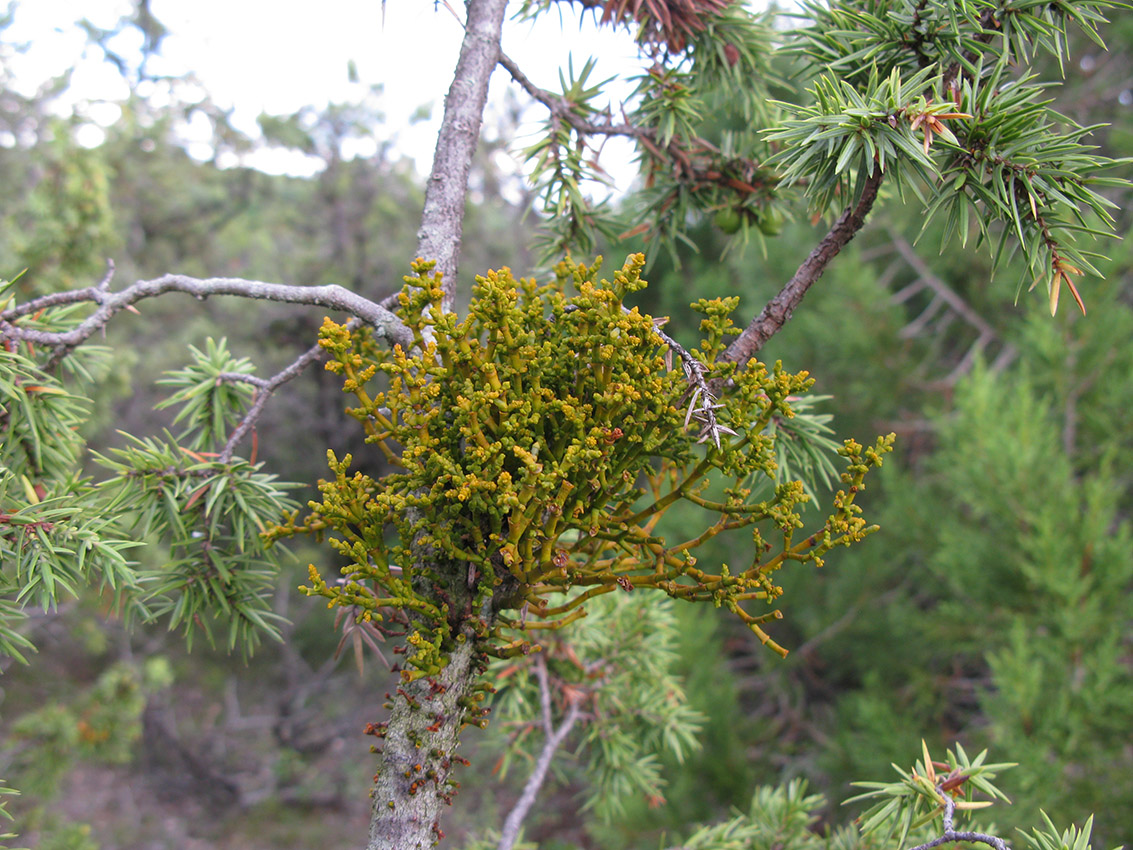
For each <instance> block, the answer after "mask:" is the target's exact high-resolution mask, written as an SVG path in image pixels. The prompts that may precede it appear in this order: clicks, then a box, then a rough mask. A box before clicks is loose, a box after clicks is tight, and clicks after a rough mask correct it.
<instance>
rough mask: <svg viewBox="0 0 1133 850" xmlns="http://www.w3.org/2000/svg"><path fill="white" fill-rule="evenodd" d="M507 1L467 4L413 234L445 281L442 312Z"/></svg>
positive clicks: (451, 284) (452, 287)
mask: <svg viewBox="0 0 1133 850" xmlns="http://www.w3.org/2000/svg"><path fill="white" fill-rule="evenodd" d="M506 7H507V0H468V18H467V23H466V24H465V27H464V41H463V43H462V44H461V47H460V59H459V60H458V61H457V63H456V71H455V72H454V74H453V80H452V86H451V87H450V88H449V91H448V95H447V96H446V97H445V114H444V118H443V119H442V121H441V130H440V134H439V135H438V137H437V148H436V152H435V153H434V154H433V170H432V173H431V174H430V175H429V182H428V183H427V184H426V186H425V208H424V210H423V212H422V213H421V228H420V229H419V230H418V231H417V256H418V257H420V258H422V259H425V260H435V261H436V263H437V266H436V270H437V271H439V272H440V273H441V275H442V276H443V278H442V280H443V285H444V289H445V302H444V305H443V307H444V309H445V310H451V309H452V301H453V296H454V294H455V292H456V271H457V258H458V257H459V255H460V241H461V236H462V233H463V230H464V200H465V197H466V196H467V194H468V174H469V172H470V171H471V169H472V160H473V154H474V153H475V151H476V144H477V143H478V142H479V140H480V125H481V123H482V122H483V117H484V104H485V103H487V100H488V81H489V80H490V79H491V76H492V71H493V70H495V67H496V64H497V62H498V60H499V55H500V33H501V32H502V30H503V21H504V9H505V8H506Z"/></svg>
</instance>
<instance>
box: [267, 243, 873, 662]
mask: <svg viewBox="0 0 1133 850" xmlns="http://www.w3.org/2000/svg"><path fill="white" fill-rule="evenodd" d="M599 265H600V261H599V262H597V263H595V264H594V265H593V266H589V267H588V266H586V265H584V264H572V263H569V262H564V263H561V264H560V265H559V266H558V268H557V269H556V280H555V282H554V283H553V284H550V285H543V286H540V285H537V284H536V283H535V282H534V281H533V280H517V279H515V278H514V277H513V276H512V274H511V272H510V271H508V270H507V269H502V270H500V271H497V272H490V273H489V274H488V275H486V276H484V277H481V278H478V280H477V283H476V286H475V288H474V290H473V298H472V301H471V304H470V305H469V308H468V312H467V315H466V316H465V317H463V318H461V317H459V316H457V315H456V314H453V313H446V312H443V311H442V309H441V302H442V290H441V286H440V276H439V275H434V274H432V273H431V268H432V266H431V264H429V263H424V262H418V263H416V264H415V265H414V275H412V276H408V277H406V284H407V285H406V287H405V289H404V290H403V291H402V293H401V294H400V305H401V306H400V316H401V318H402V320H403V321H404V322H405V324H406V325H407V326H408V327H409V328H410V329H411V330H412V332H413V335H414V345H413V347H412V349H411V350H405V349H403V348H402V347H400V346H395V347H394V348H393V349H392V350H390V349H388V348H386V347H384V346H383V345H382V344H380V343H379V342H378V341H376V340H374V339H373V338H372V337H371V335H370V334H369V333H368V331H367V330H366V329H365V328H359V329H355V330H351V329H349V328H348V327H345V326H342V325H338V324H335V323H334V322H332V321H330V320H329V319H328V320H327V321H326V322H325V324H324V325H323V329H322V333H321V341H322V342H321V344H322V345H323V347H324V348H325V349H326V350H327V352H328V354H329V355H330V358H331V359H330V362H328V364H327V369H329V370H330V371H332V372H335V373H337V374H339V375H341V376H342V379H343V389H344V390H345V392H347V393H349V394H350V395H352V396H354V398H355V399H356V401H357V406H355V407H353V408H351V409H350V411H349V412H350V413H351V415H352V416H353V417H354V418H356V419H357V420H358V421H359V422H360V423H361V425H362V427H363V428H364V429H365V431H366V433H367V435H368V437H367V441H368V442H369V443H371V444H373V445H374V446H375V447H376V449H377V450H378V451H380V452H381V453H382V454H383V456H384V457H385V458H386V460H387V461H388V462H389V463H391V464H393V466H394V467H395V471H394V472H392V473H390V474H388V475H386V476H384V477H382V478H381V479H380V480H375V479H374V478H372V477H370V476H368V475H365V474H362V473H361V472H357V471H356V472H353V473H351V471H350V467H351V458H350V457H349V456H347V457H345V458H342V459H338V458H336V457H335V456H334V455H333V453H331V454H330V456H329V459H330V469H331V471H332V473H333V476H332V477H331V478H330V480H328V481H325V482H322V483H321V484H320V489H321V491H322V501H320V502H312V503H311V505H310V506H311V511H312V513H311V514H310V515H309V516H308V517H306V518H305V519H303V520H300V518H299V516H298V514H294V515H291V516H289V517H287V518H286V519H285V521H284V522H283V524H282V525H280V526H279V527H277V528H275V529H273V530H272V531H271V532H269V537H271V538H276V537H281V536H285V535H289V534H293V533H298V532H308V533H315V534H319V535H326V536H328V537H329V539H330V542H331V545H332V546H333V547H334V548H335V549H336V550H337V552H338V553H339V554H340V555H341V556H343V557H344V558H345V559H347V561H348V563H347V565H346V566H345V567H343V568H342V576H343V577H342V579H341V580H338V581H334V580H332V581H328V580H327V579H325V578H324V577H323V576H322V574H321V573H320V572H319V571H318V569H316V568H315V567H314V566H312V567H311V568H310V584H309V585H308V586H307V587H305V588H304V590H305V591H306V592H307V593H308V594H311V595H318V596H322V597H325V598H326V599H327V600H329V604H330V605H331V606H336V605H338V606H344V607H348V608H351V609H353V612H354V614H355V616H356V617H358V618H359V619H360V620H362V621H365V622H368V623H371V624H373V625H375V626H377V627H378V628H381V629H383V630H387V631H390V632H394V633H399V634H403V635H404V636H405V638H406V641H407V643H408V648H407V649H406V653H407V655H408V658H407V662H408V664H407V668H406V670H405V671H404V675H405V677H406V678H407V679H412V678H416V677H418V676H421V675H435V674H436V673H437V672H439V670H440V669H442V668H443V667H444V666H445V664H446V663H447V658H448V655H449V653H450V652H451V651H452V649H453V647H454V646H455V645H456V644H457V643H458V642H462V641H465V640H474V641H476V646H477V649H478V651H479V652H481V653H483V654H486V655H491V656H497V657H507V656H510V655H515V654H518V653H524V652H528V651H530V650H531V649H532V641H533V640H537V635H538V634H539V633H541V632H546V631H547V630H553V629H559V628H561V627H562V626H564V625H566V624H568V623H570V622H572V621H573V620H576V619H578V618H580V617H583V616H585V613H586V603H587V601H588V600H591V599H593V598H594V597H596V596H598V595H601V594H606V593H629V592H633V591H637V590H653V591H660V592H662V593H665V594H667V595H669V596H670V597H673V598H674V599H678V600H686V601H690V602H697V601H702V602H711V603H712V604H714V605H716V606H717V607H724V608H726V609H727V610H729V611H730V612H732V614H734V615H735V616H737V617H739V618H740V619H741V620H743V622H744V623H746V624H747V625H748V627H749V628H750V629H751V630H752V631H753V632H754V633H755V634H756V635H757V636H758V638H759V640H760V641H761V642H762V643H764V644H766V645H768V646H770V647H771V648H772V649H774V650H775V651H777V652H780V653H782V654H785V650H783V649H782V648H781V647H779V646H778V645H777V644H776V643H775V642H774V641H772V640H771V638H770V637H769V636H768V634H767V633H766V632H765V631H764V630H763V628H762V626H761V624H762V623H765V622H766V621H768V620H770V619H773V618H776V617H778V616H780V615H779V613H778V611H776V610H775V609H772V608H770V607H769V603H771V602H772V601H773V600H775V599H776V598H777V597H778V596H779V595H780V593H781V589H780V588H779V587H778V586H776V585H775V584H774V582H773V580H772V578H773V574H774V573H775V571H776V570H778V569H779V568H780V567H782V566H784V565H785V564H786V563H788V562H790V561H795V562H800V563H803V562H812V563H814V564H816V565H821V564H822V558H823V556H824V555H825V554H826V552H828V551H829V550H830V549H832V548H834V547H835V546H844V545H849V544H851V543H855V542H857V541H859V540H861V539H862V538H863V537H865V536H866V535H867V534H869V533H870V532H872V531H873V530H875V529H876V526H868V525H867V524H866V522H865V521H864V520H863V519H862V517H861V516H860V509H859V508H858V506H857V505H856V504H855V497H856V495H857V494H858V493H859V492H860V491H861V490H862V489H863V488H864V486H865V485H864V478H865V476H866V474H867V473H868V471H869V470H870V469H871V468H872V467H875V466H880V464H881V460H882V455H884V454H885V453H886V452H887V451H889V449H890V447H891V445H892V439H893V438H892V435H890V436H889V437H884V438H879V439H878V440H877V442H876V443H875V445H874V446H873V447H870V448H863V447H862V446H861V445H859V444H858V443H856V442H854V441H852V440H847V441H846V443H845V445H844V447H843V448H842V449H841V450H840V454H842V455H843V456H844V458H845V460H846V463H847V466H846V469H845V472H844V473H843V474H842V476H841V477H842V483H843V489H842V490H840V491H839V492H838V493H837V495H836V496H835V498H834V500H833V509H832V512H831V513H830V515H829V516H828V517H827V519H826V520H825V522H824V523H823V524H822V525H820V526H817V527H815V528H813V529H809V530H807V529H804V522H803V519H802V517H801V515H800V508H801V507H802V505H803V503H804V502H806V501H807V499H808V497H807V495H806V493H805V492H804V486H803V484H802V483H801V482H799V481H785V482H780V483H778V484H775V483H774V480H775V474H776V468H777V465H776V446H775V440H776V436H775V430H776V429H774V428H769V427H768V426H769V425H771V424H772V422H773V420H777V421H782V420H783V419H786V418H789V417H791V416H792V415H793V414H792V410H791V405H790V400H791V398H792V397H794V396H798V395H799V394H802V393H805V392H806V391H807V390H808V389H809V388H810V386H811V384H812V383H813V382H812V380H811V379H810V378H809V377H808V376H807V373H806V372H800V373H798V374H791V373H789V372H786V371H784V370H783V368H782V366H781V364H778V363H776V364H775V365H774V367H772V368H768V367H766V366H764V365H763V364H761V363H757V362H755V361H753V362H751V363H750V364H748V365H747V366H746V367H745V368H737V366H736V364H735V363H732V362H725V361H723V360H722V359H720V357H719V355H720V354H721V353H722V351H723V349H724V347H725V343H726V340H727V338H728V337H729V336H733V335H735V334H736V333H738V330H737V329H736V328H735V327H734V325H733V324H732V321H731V319H730V313H731V312H732V310H734V309H735V307H736V303H737V300H738V299H734V298H732V299H719V300H713V301H701V302H699V303H697V304H695V305H693V307H694V309H696V310H697V311H699V312H700V313H702V314H703V315H704V319H703V321H702V322H701V330H702V333H703V334H704V339H703V341H702V342H701V344H700V346H699V348H697V349H693V350H692V351H691V352H685V351H684V350H683V349H680V347H679V346H677V345H676V343H674V342H673V341H672V340H670V339H668V337H665V336H664V335H663V334H661V333H660V332H659V330H658V325H657V323H656V322H654V320H653V319H652V318H651V317H649V316H647V315H645V314H642V313H640V312H639V311H638V310H637V309H636V308H634V309H626V308H625V307H624V306H623V301H624V299H625V298H626V297H627V296H628V295H630V294H631V293H633V292H635V291H637V290H640V289H642V288H643V287H644V286H645V285H646V284H645V281H643V280H642V279H641V270H642V267H643V265H644V257H643V256H642V255H640V254H639V255H635V256H631V257H630V258H629V259H628V260H627V262H626V264H625V265H624V267H623V268H622V269H621V270H619V271H617V272H616V273H615V274H614V275H613V279H612V280H609V281H607V280H604V279H599V277H598V271H599ZM568 289H572V290H573V294H570V295H568V294H567V290H568ZM674 348H676V349H677V350H678V353H679V354H680V356H681V360H680V363H681V365H682V367H683V368H673V365H672V364H673V353H674ZM710 388H721V390H722V393H721V396H720V398H719V399H718V400H717V399H716V398H715V395H714V394H713V393H712V391H711V389H710ZM694 413H695V414H696V415H695V417H694V415H693V414H694ZM761 484H766V485H767V486H759V485H761ZM759 496H762V498H759ZM682 501H683V502H688V503H692V504H694V505H697V506H699V507H700V508H701V509H702V513H703V515H704V516H705V517H707V518H708V519H707V520H706V521H705V522H704V524H703V525H702V527H699V528H697V529H695V530H694V531H693V533H689V534H687V536H684V537H683V539H666V538H665V537H663V536H662V535H661V534H660V533H659V531H658V528H657V526H658V523H659V521H660V520H661V518H662V516H663V515H664V514H665V513H666V511H667V510H668V509H669V508H670V507H672V506H673V505H675V504H677V503H679V502H682ZM748 527H749V528H750V529H751V559H750V561H749V562H747V563H744V564H739V565H734V566H729V565H727V564H724V565H720V566H718V567H716V568H702V567H700V566H698V564H697V558H696V549H697V547H698V546H700V545H701V544H703V543H704V542H705V541H707V540H709V539H710V538H712V537H715V536H716V535H718V534H720V533H722V532H725V531H729V530H732V529H737V528H748ZM749 609H750V610H749Z"/></svg>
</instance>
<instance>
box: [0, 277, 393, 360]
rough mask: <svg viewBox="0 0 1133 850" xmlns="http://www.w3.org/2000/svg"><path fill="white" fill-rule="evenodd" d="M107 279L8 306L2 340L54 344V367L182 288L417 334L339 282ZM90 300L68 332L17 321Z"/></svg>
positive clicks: (0, 318)
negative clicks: (118, 317)
mask: <svg viewBox="0 0 1133 850" xmlns="http://www.w3.org/2000/svg"><path fill="white" fill-rule="evenodd" d="M106 283H107V281H105V280H104V281H103V283H101V284H99V285H97V286H90V287H87V288H85V289H75V290H70V291H68V292H57V293H52V294H50V295H44V296H42V297H40V298H35V299H32V300H31V301H28V302H26V303H24V304H20V305H18V306H16V307H13V308H11V309H9V310H5V311H4V312H2V313H0V339H6V340H25V341H27V342H31V343H34V344H36V345H46V346H52V347H53V348H54V351H53V352H52V355H51V359H50V360H49V361H48V364H47V365H48V367H51V366H54V365H55V364H57V363H58V362H59V361H60V360H61V359H62V358H63V357H65V356H66V355H67V354H68V353H69V352H71V351H73V350H74V349H75V348H77V347H78V346H80V345H82V343H83V342H85V341H86V340H87V339H89V338H90V337H91V336H92V335H93V334H95V333H97V332H98V331H100V330H102V329H103V328H105V327H106V324H107V322H109V321H110V319H111V318H113V317H114V315H115V314H117V313H120V312H121V311H122V310H125V309H127V308H129V307H132V306H133V305H134V304H136V303H137V302H138V301H143V300H145V299H146V298H154V297H156V296H158V295H164V294H165V293H167V292H182V293H185V294H187V295H192V296H193V297H195V298H198V299H200V300H202V301H203V300H204V299H206V298H208V297H209V296H211V295H235V296H238V297H240V298H253V299H259V300H264V301H279V302H284V303H288V304H310V305H313V306H318V307H327V308H329V309H332V310H341V311H343V312H344V313H349V314H350V315H351V316H356V317H358V318H359V319H361V320H362V321H363V322H365V323H366V324H368V325H371V326H372V327H373V328H374V330H375V331H376V332H377V334H378V335H379V336H381V337H384V338H385V339H386V340H387V341H389V343H390V344H391V345H402V346H403V347H405V348H408V347H409V346H410V345H411V344H412V343H413V335H412V334H411V333H410V331H409V329H408V328H407V327H405V325H404V324H402V322H401V320H400V319H398V318H397V316H395V315H394V314H393V313H391V312H390V311H389V310H387V309H385V308H384V307H381V306H380V305H378V304H376V303H374V302H373V301H371V300H369V299H368V298H364V297H362V296H361V295H358V294H357V293H355V292H351V291H350V290H348V289H344V288H343V287H341V286H337V285H335V284H330V285H327V286H288V285H285V284H281V283H264V282H263V281H258V280H244V279H242V278H227V277H212V278H205V279H203V280H202V279H199V278H193V277H187V276H185V275H178V274H167V275H162V276H161V277H159V278H155V279H153V280H139V281H138V282H137V283H134V284H132V285H131V286H128V287H126V288H125V289H122V290H120V291H118V292H110V291H109V288H108V287H107V286H106V285H105V284H106ZM88 301H89V302H93V303H94V304H97V305H98V306H97V308H96V309H95V311H94V312H93V313H91V315H90V316H88V317H87V318H86V319H84V320H83V321H82V322H81V323H80V324H79V325H78V326H76V327H74V328H72V329H71V330H69V331H45V330H40V329H37V328H23V327H20V326H19V325H18V324H16V321H17V320H18V319H19V318H21V317H23V316H28V315H33V314H35V313H37V312H39V311H40V310H43V309H45V308H49V307H61V306H65V305H68V304H81V303H84V302H88Z"/></svg>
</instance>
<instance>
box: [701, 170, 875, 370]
mask: <svg viewBox="0 0 1133 850" xmlns="http://www.w3.org/2000/svg"><path fill="white" fill-rule="evenodd" d="M882 179H883V175H882V172H881V169H880V168H879V169H877V170H875V171H874V172H873V174H871V175H870V176H869V177H868V178H866V181H865V184H864V185H863V186H862V191H861V196H860V197H859V198H858V202H857V203H856V204H855V205H854V206H853V207H846V209H845V210H844V211H843V212H842V214H841V215H840V216H838V220H837V221H835V222H834V224H833V225H832V226H831V227H830V230H829V232H827V234H826V235H825V236H824V237H822V241H821V242H819V243H818V245H816V246H815V248H814V250H813V251H811V252H810V255H809V256H808V257H807V258H806V259H805V260H804V261H803V263H802V265H801V266H799V268H798V270H797V271H796V272H795V274H794V276H793V277H792V278H791V279H790V280H789V281H788V282H787V284H786V285H785V286H784V287H783V288H782V289H781V290H779V294H778V295H776V296H775V297H774V298H772V299H771V300H770V301H768V302H767V305H766V306H765V307H764V308H763V310H762V311H761V312H760V314H759V315H758V316H756V317H755V318H754V319H752V321H751V324H750V325H748V326H747V328H746V329H745V330H744V332H743V333H742V334H740V335H739V336H738V337H736V339H735V340H733V341H732V344H731V345H729V346H728V348H727V350H726V351H725V352H724V354H723V357H724V359H725V360H731V361H733V362H736V363H739V364H741V365H743V364H744V363H747V361H748V360H750V359H751V358H752V357H754V356H755V355H756V353H757V352H758V351H759V350H760V349H761V348H762V347H763V344H764V343H765V342H767V340H769V339H771V337H773V336H774V335H775V334H776V333H778V332H779V329H780V328H781V327H783V325H784V324H785V323H786V322H787V320H788V319H789V318H791V314H792V313H794V312H795V308H796V307H798V306H799V303H800V302H801V301H802V300H803V296H804V295H806V293H807V290H809V289H810V288H811V286H813V285H814V283H815V281H817V280H818V279H819V278H820V277H822V274H823V272H825V271H826V267H827V266H828V265H829V264H830V261H831V260H833V259H834V258H835V257H836V256H838V253H839V252H840V251H841V250H842V249H843V248H844V247H846V245H847V244H848V243H849V242H850V240H851V239H853V238H854V236H855V235H857V232H858V231H859V230H861V229H862V225H863V224H865V217H866V216H867V215H868V214H869V211H870V210H871V209H872V208H873V203H874V201H876V200H877V192H878V189H880V188H881V181H882Z"/></svg>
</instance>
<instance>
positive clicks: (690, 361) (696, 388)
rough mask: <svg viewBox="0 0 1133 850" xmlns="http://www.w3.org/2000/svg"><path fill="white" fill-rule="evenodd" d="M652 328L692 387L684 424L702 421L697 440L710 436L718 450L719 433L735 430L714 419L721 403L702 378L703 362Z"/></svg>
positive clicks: (728, 432)
mask: <svg viewBox="0 0 1133 850" xmlns="http://www.w3.org/2000/svg"><path fill="white" fill-rule="evenodd" d="M622 309H625V308H624V307H623V308H622ZM653 330H654V332H655V333H656V334H657V336H659V337H661V340H662V341H663V342H664V343H665V345H667V346H668V347H669V350H670V351H674V352H676V354H677V356H678V357H680V358H681V368H682V369H684V373H685V379H686V380H687V381H688V382H689V386H690V387H691V389H692V395H691V397H690V398H689V401H688V411H687V413H686V414H685V425H688V423H689V421H690V420H691V419H694V418H695V419H696V420H697V421H699V422H702V423H704V427H703V428H702V429H701V433H700V439H699V440H698V441H697V442H701V443H703V442H705V441H706V440H708V439H709V438H711V439H712V442H713V443H715V444H716V449H717V450H719V448H720V435H721V434H731V435H732V436H735V434H736V432H735V431H733V430H732V429H731V428H728V427H727V426H725V425H721V424H720V423H719V422H717V421H716V411H717V410H718V409H719V408H721V407H723V405H721V404H716V403H715V402H716V396H715V395H714V394H713V393H712V391H711V390H710V389H709V386H708V382H707V381H706V380H704V364H703V363H701V362H700V361H699V360H697V359H696V358H695V357H693V356H692V355H691V354H689V353H688V352H687V351H686V350H685V349H684V347H683V346H681V344H680V343H679V342H677V341H676V340H675V339H673V338H672V337H671V336H669V335H668V334H667V333H665V332H664V331H662V330H661V328H659V327H657V326H656V325H654V328H653Z"/></svg>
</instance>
